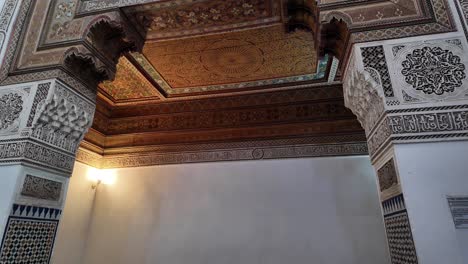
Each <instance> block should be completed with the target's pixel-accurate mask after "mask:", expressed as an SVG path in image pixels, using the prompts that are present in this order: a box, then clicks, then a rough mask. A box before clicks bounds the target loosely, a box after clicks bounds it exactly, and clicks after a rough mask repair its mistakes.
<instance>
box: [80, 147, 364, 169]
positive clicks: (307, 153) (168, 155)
mask: <svg viewBox="0 0 468 264" xmlns="http://www.w3.org/2000/svg"><path fill="white" fill-rule="evenodd" d="M348 155H367V144H366V143H365V142H355V143H341V144H319V145H291V146H279V147H251V148H237V149H236V148H233V149H214V150H198V151H183V152H146V153H137V154H113V155H112V154H111V155H105V156H103V157H102V158H101V159H100V157H101V156H100V155H98V154H94V153H91V152H89V151H87V150H83V149H80V150H79V151H78V154H77V161H80V162H83V163H86V164H90V165H93V164H94V165H95V166H96V165H98V166H100V167H101V168H123V167H138V166H152V165H164V164H182V163H199V162H215V161H240V160H260V159H285V158H306V157H325V156H348Z"/></svg>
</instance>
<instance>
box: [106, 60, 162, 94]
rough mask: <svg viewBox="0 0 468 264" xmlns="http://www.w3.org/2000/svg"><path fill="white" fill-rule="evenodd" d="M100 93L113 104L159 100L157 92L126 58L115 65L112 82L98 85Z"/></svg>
mask: <svg viewBox="0 0 468 264" xmlns="http://www.w3.org/2000/svg"><path fill="white" fill-rule="evenodd" d="M100 88H101V92H104V93H105V94H106V95H108V96H110V97H111V98H112V99H113V101H114V102H119V101H122V100H126V101H128V100H139V99H156V100H157V99H159V97H158V96H160V94H159V92H158V91H157V89H156V87H154V86H153V84H151V82H150V81H148V79H147V78H146V77H145V76H143V74H142V73H141V72H140V71H139V70H138V69H137V68H136V67H135V65H133V64H132V63H131V62H130V61H129V60H128V59H127V58H126V57H121V58H120V60H119V63H118V64H117V73H116V76H115V79H114V81H105V82H104V83H102V84H101V85H100Z"/></svg>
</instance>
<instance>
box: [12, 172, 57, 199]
mask: <svg viewBox="0 0 468 264" xmlns="http://www.w3.org/2000/svg"><path fill="white" fill-rule="evenodd" d="M61 192H62V183H61V182H57V181H52V180H48V179H44V178H40V177H36V176H32V175H29V174H28V175H26V178H25V179H24V183H23V189H22V190H21V195H24V196H29V197H34V198H38V199H43V200H51V201H58V200H59V199H60V193H61Z"/></svg>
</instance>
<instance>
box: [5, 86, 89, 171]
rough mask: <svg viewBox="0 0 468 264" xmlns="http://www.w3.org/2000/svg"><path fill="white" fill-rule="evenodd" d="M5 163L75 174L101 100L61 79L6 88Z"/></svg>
mask: <svg viewBox="0 0 468 264" xmlns="http://www.w3.org/2000/svg"><path fill="white" fill-rule="evenodd" d="M0 109H1V112H2V114H1V115H0V139H1V140H0V162H1V164H2V165H8V164H18V163H20V164H27V165H30V166H35V167H41V168H45V169H48V170H52V171H54V172H58V173H60V174H63V175H64V176H70V174H71V172H72V169H73V165H74V162H75V153H76V151H77V149H78V146H79V143H80V141H81V140H82V139H83V137H84V134H85V133H86V132H87V130H88V128H89V127H90V126H91V124H92V120H93V116H94V109H95V103H94V102H93V101H92V100H90V99H88V98H86V97H84V96H82V95H80V94H79V93H77V92H75V91H74V89H73V88H71V87H70V86H68V85H66V84H64V83H62V82H61V81H59V80H57V79H50V80H44V81H40V82H33V83H24V84H17V85H12V86H5V87H2V89H0Z"/></svg>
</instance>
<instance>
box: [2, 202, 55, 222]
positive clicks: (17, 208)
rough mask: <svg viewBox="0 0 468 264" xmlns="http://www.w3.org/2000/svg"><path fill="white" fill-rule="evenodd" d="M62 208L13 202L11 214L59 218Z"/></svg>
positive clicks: (26, 216) (27, 216)
mask: <svg viewBox="0 0 468 264" xmlns="http://www.w3.org/2000/svg"><path fill="white" fill-rule="evenodd" d="M61 215H62V210H60V209H55V208H47V207H40V206H32V205H22V204H13V207H12V209H11V213H10V216H14V217H23V218H34V219H44V220H59V219H60V216H61Z"/></svg>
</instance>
